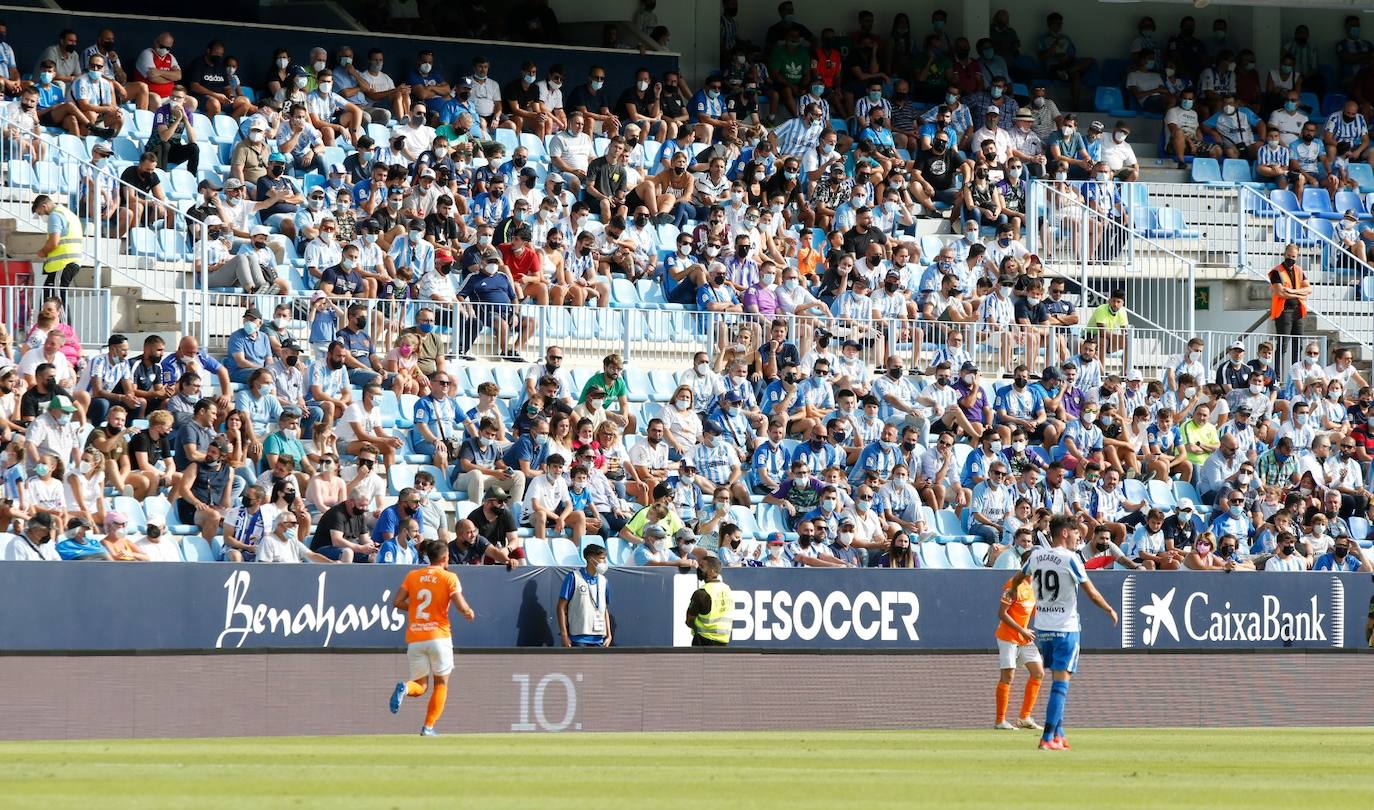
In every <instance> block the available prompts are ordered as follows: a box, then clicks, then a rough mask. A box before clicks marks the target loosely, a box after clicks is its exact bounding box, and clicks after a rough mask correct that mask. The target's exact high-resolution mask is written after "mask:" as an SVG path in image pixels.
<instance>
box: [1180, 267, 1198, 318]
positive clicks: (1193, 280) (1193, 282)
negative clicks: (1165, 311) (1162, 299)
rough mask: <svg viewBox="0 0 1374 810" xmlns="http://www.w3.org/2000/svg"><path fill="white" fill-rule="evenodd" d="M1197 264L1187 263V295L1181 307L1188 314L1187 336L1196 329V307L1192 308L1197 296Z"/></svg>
mask: <svg viewBox="0 0 1374 810" xmlns="http://www.w3.org/2000/svg"><path fill="white" fill-rule="evenodd" d="M1196 290H1197V262H1193V261H1190V262H1188V294H1187V296H1186V297H1185V298H1184V301H1183V307H1184V310H1185V311H1186V312H1187V313H1188V334H1190V335H1191V334H1193V333H1194V330H1195V329H1196V328H1197V307H1196V306H1194V303H1195V301H1196V297H1195V296H1196V295H1197V292H1196Z"/></svg>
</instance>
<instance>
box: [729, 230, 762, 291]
mask: <svg viewBox="0 0 1374 810" xmlns="http://www.w3.org/2000/svg"><path fill="white" fill-rule="evenodd" d="M750 252H752V244H751V243H750V241H749V237H748V236H745V235H740V236H737V237H735V253H734V255H733V256H731V257H730V258H729V259H727V260H726V261H725V280H726V281H727V282H729V284H730V286H731V287H732V288H734V290H735V292H736V293H743V292H744V291H745V290H747V289H749V288H750V287H752V286H754V284H755V283H756V282H757V281H758V280H759V266H758V265H757V264H755V263H754V260H753V259H750V258H749V254H750Z"/></svg>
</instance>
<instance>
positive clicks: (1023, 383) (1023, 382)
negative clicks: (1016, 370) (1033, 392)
mask: <svg viewBox="0 0 1374 810" xmlns="http://www.w3.org/2000/svg"><path fill="white" fill-rule="evenodd" d="M1027 382H1028V380H1023V379H1021V378H1020V377H1017V378H1016V381H1015V382H1013V383H1012V385H1014V386H1016V387H1017V388H1025V387H1026V383H1027Z"/></svg>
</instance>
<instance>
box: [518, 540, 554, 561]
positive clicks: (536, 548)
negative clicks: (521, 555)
mask: <svg viewBox="0 0 1374 810" xmlns="http://www.w3.org/2000/svg"><path fill="white" fill-rule="evenodd" d="M525 557H526V559H527V560H528V561H529V564H530V565H545V566H551V565H558V560H557V558H555V557H554V556H553V548H552V547H551V546H550V545H549V541H548V540H547V539H545V538H539V537H529V538H526V539H525Z"/></svg>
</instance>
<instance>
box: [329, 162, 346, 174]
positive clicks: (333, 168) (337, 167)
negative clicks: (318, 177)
mask: <svg viewBox="0 0 1374 810" xmlns="http://www.w3.org/2000/svg"><path fill="white" fill-rule="evenodd" d="M329 173H330V174H347V172H345V171H344V167H343V164H342V163H331V164H329Z"/></svg>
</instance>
